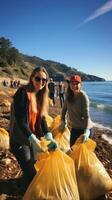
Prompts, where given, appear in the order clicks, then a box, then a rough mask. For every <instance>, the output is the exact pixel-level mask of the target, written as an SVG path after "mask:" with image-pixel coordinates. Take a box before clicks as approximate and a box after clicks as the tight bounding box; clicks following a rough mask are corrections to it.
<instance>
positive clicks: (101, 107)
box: [90, 102, 112, 112]
mask: <svg viewBox="0 0 112 200" xmlns="http://www.w3.org/2000/svg"><path fill="white" fill-rule="evenodd" d="M90 106H91V107H94V108H98V109H99V110H106V111H109V112H112V106H111V105H106V104H103V103H98V102H90Z"/></svg>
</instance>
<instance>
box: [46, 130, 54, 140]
mask: <svg viewBox="0 0 112 200" xmlns="http://www.w3.org/2000/svg"><path fill="white" fill-rule="evenodd" d="M45 139H46V140H53V136H52V133H51V132H48V133H46V134H45Z"/></svg>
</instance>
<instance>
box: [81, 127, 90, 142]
mask: <svg viewBox="0 0 112 200" xmlns="http://www.w3.org/2000/svg"><path fill="white" fill-rule="evenodd" d="M89 136H90V130H89V129H85V131H84V134H83V135H82V143H84V142H86V141H87V140H88V138H89Z"/></svg>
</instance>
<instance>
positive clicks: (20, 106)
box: [10, 87, 48, 145]
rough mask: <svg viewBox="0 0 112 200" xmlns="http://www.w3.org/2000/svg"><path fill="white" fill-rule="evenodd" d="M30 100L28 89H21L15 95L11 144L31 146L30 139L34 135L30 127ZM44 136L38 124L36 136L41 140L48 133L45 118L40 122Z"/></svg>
mask: <svg viewBox="0 0 112 200" xmlns="http://www.w3.org/2000/svg"><path fill="white" fill-rule="evenodd" d="M28 111H29V99H28V96H27V92H26V88H25V87H21V88H19V89H18V90H17V92H16V93H15V95H14V101H13V103H12V105H11V120H10V143H11V144H27V145H28V144H29V140H28V137H29V136H30V135H31V134H32V131H31V129H30V126H29V112H28ZM40 123H41V128H42V134H40V133H39V132H38V127H39V126H38V124H37V123H36V124H35V130H36V133H35V134H36V136H37V138H40V137H42V136H44V135H45V134H46V133H47V132H48V127H47V123H46V120H45V117H43V118H42V119H41V120H40Z"/></svg>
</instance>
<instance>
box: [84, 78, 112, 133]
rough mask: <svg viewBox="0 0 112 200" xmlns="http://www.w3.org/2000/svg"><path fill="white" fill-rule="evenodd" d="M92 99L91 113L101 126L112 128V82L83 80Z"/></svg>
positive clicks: (95, 121)
mask: <svg viewBox="0 0 112 200" xmlns="http://www.w3.org/2000/svg"><path fill="white" fill-rule="evenodd" d="M82 89H83V90H84V91H86V93H87V95H88V96H89V100H90V115H91V118H92V120H93V122H94V123H95V125H97V126H99V127H104V128H107V129H110V130H112V82H111V81H105V82H83V85H82Z"/></svg>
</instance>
